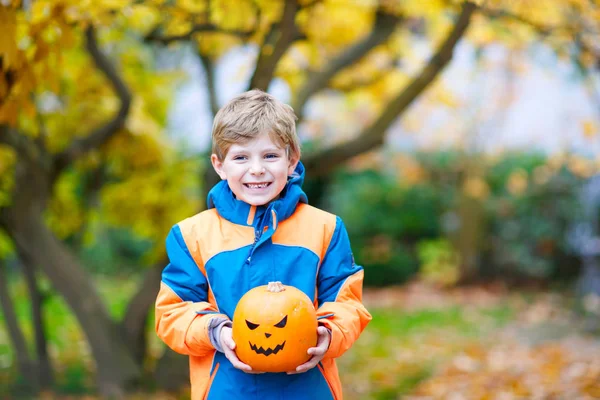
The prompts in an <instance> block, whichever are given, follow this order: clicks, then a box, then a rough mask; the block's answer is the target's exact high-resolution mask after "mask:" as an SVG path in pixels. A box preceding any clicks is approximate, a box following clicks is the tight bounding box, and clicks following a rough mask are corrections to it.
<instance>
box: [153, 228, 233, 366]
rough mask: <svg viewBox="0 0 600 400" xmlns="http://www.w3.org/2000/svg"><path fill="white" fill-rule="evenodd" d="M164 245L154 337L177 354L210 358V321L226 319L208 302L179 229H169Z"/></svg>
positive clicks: (203, 283) (201, 276)
mask: <svg viewBox="0 0 600 400" xmlns="http://www.w3.org/2000/svg"><path fill="white" fill-rule="evenodd" d="M166 245H167V255H168V257H169V261H170V262H169V264H168V265H167V266H166V267H165V269H164V270H163V273H162V281H161V284H160V290H159V293H158V296H157V299H156V305H155V329H156V333H157V335H158V336H159V337H160V338H161V339H162V340H163V341H164V342H165V343H166V344H167V345H168V346H169V347H170V348H172V349H173V350H175V351H176V352H178V353H181V354H187V355H193V356H204V355H207V354H211V353H212V351H214V349H215V348H214V346H213V345H212V344H211V341H210V337H209V327H210V326H211V321H212V320H214V321H213V322H217V320H216V319H219V320H221V321H222V319H223V318H227V316H226V315H224V314H220V313H219V312H218V311H217V308H216V307H215V306H214V305H213V304H211V303H209V302H208V281H207V279H206V277H205V276H204V274H203V273H202V271H201V270H200V267H199V265H198V264H197V263H196V261H194V258H193V257H192V255H191V254H190V252H189V250H188V248H187V246H186V244H185V241H184V239H183V236H182V234H181V230H180V228H179V226H177V225H176V226H174V227H173V228H172V229H171V232H169V235H168V236H167V244H166ZM212 325H215V324H214V323H213V324H212Z"/></svg>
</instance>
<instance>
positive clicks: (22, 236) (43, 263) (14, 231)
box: [1, 201, 141, 397]
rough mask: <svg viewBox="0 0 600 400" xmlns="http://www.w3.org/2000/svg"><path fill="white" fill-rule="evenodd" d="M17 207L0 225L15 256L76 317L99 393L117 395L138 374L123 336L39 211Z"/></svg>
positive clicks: (8, 210) (5, 214)
mask: <svg viewBox="0 0 600 400" xmlns="http://www.w3.org/2000/svg"><path fill="white" fill-rule="evenodd" d="M22 204H23V203H20V202H18V201H15V202H14V206H12V207H9V208H5V209H3V210H2V215H1V217H2V221H1V222H2V224H3V225H4V226H5V228H6V230H7V232H8V233H9V235H10V236H11V238H12V239H13V241H14V243H15V246H16V249H17V252H18V253H19V255H20V257H21V258H22V259H26V260H29V261H31V263H32V264H33V265H37V266H39V267H40V268H42V270H43V271H44V273H45V274H46V275H47V276H48V278H49V279H50V281H51V282H52V284H53V286H54V287H55V289H56V290H57V291H58V292H59V293H60V294H61V295H62V296H63V297H64V299H65V300H66V302H67V304H68V305H69V306H70V307H71V309H72V311H73V313H74V314H75V316H76V317H77V320H78V322H79V323H80V324H81V328H82V330H83V331H84V333H85V335H86V337H87V339H88V343H89V345H90V347H91V351H92V354H93V356H94V359H95V361H96V368H97V382H98V390H99V391H100V393H101V394H102V395H104V396H107V397H110V396H115V397H119V396H122V395H123V393H124V391H125V390H126V389H127V388H128V387H130V385H131V384H133V383H134V382H136V381H137V380H138V379H139V378H140V375H141V370H140V367H139V366H138V365H137V364H136V362H135V360H134V358H133V356H132V353H131V350H130V349H129V348H128V347H127V345H126V341H125V338H124V337H123V335H121V332H120V330H119V329H118V326H117V325H116V324H115V322H114V321H113V320H111V318H110V317H109V315H108V312H107V310H106V308H105V307H104V305H103V303H102V301H101V298H100V296H99V295H98V293H97V291H96V289H95V287H94V285H93V283H92V281H91V279H90V277H89V276H87V274H86V273H85V271H84V269H83V268H82V267H81V266H80V265H79V264H78V262H77V260H76V259H75V257H74V256H73V255H72V254H71V253H70V252H69V250H68V249H67V248H66V247H65V246H64V245H63V244H62V243H61V242H60V241H59V240H58V239H56V237H55V236H54V235H53V234H52V232H50V231H49V230H48V228H47V227H46V225H45V224H44V221H43V218H42V216H41V213H36V212H35V210H36V208H35V207H34V206H31V207H19V205H22ZM16 207H19V208H20V209H15V208H16ZM37 209H38V210H39V209H42V208H41V207H39V208H37Z"/></svg>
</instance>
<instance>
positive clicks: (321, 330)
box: [317, 326, 329, 335]
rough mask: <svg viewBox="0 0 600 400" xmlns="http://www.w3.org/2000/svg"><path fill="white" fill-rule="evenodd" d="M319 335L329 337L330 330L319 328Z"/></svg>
mask: <svg viewBox="0 0 600 400" xmlns="http://www.w3.org/2000/svg"><path fill="white" fill-rule="evenodd" d="M317 333H318V334H319V335H325V334H327V335H329V330H328V329H327V328H325V327H324V326H319V327H318V328H317Z"/></svg>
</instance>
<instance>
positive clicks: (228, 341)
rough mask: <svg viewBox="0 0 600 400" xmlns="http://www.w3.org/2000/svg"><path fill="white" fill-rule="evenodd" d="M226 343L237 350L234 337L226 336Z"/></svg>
mask: <svg viewBox="0 0 600 400" xmlns="http://www.w3.org/2000/svg"><path fill="white" fill-rule="evenodd" d="M225 345H226V346H227V347H229V348H230V349H231V350H235V342H234V341H233V338H231V337H225Z"/></svg>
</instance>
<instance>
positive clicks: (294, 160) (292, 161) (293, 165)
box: [288, 156, 300, 176]
mask: <svg viewBox="0 0 600 400" xmlns="http://www.w3.org/2000/svg"><path fill="white" fill-rule="evenodd" d="M298 161H300V159H299V158H298V157H296V156H292V158H290V165H289V167H288V176H290V175H292V174H293V173H294V171H295V170H296V166H297V165H298Z"/></svg>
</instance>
